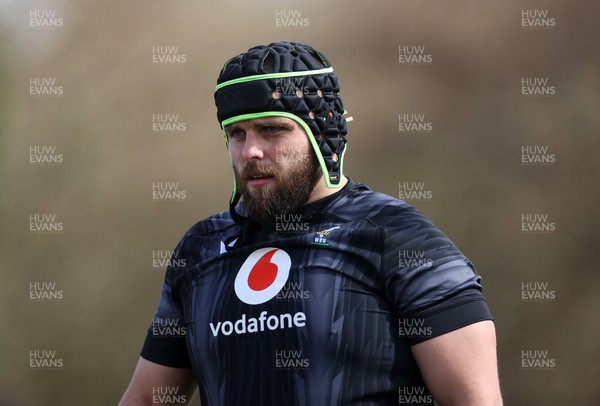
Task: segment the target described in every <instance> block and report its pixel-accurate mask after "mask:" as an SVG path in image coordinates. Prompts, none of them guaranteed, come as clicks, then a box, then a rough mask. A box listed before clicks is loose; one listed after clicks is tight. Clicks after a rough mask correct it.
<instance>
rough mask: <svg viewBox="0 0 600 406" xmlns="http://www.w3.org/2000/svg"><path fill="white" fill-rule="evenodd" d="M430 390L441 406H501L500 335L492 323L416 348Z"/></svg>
mask: <svg viewBox="0 0 600 406" xmlns="http://www.w3.org/2000/svg"><path fill="white" fill-rule="evenodd" d="M412 352H413V355H414V357H415V359H416V361H417V363H418V364H419V369H420V370H421V373H422V375H423V378H424V379H425V384H426V385H427V388H428V389H429V391H430V392H431V394H432V395H433V397H434V399H435V400H436V402H437V403H439V404H440V406H455V405H456V406H458V405H460V406H501V405H502V396H501V394H500V384H499V381H498V366H497V360H496V332H495V329H494V323H493V322H492V321H490V320H486V321H481V322H478V323H474V324H471V325H468V326H466V327H463V328H460V329H458V330H454V331H451V332H449V333H446V334H443V335H441V336H438V337H435V338H432V339H430V340H427V341H424V342H421V343H419V344H416V345H414V346H412Z"/></svg>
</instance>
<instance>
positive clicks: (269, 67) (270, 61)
mask: <svg viewBox="0 0 600 406" xmlns="http://www.w3.org/2000/svg"><path fill="white" fill-rule="evenodd" d="M262 69H263V71H264V72H265V73H273V72H275V55H273V53H272V52H271V50H268V51H267V54H266V55H265V57H264V58H263V61H262Z"/></svg>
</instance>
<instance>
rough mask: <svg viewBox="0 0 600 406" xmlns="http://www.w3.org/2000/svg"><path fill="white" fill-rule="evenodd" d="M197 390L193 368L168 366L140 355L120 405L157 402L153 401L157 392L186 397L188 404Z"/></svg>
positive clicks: (140, 405) (158, 393)
mask: <svg viewBox="0 0 600 406" xmlns="http://www.w3.org/2000/svg"><path fill="white" fill-rule="evenodd" d="M195 390H196V385H195V382H194V376H193V374H192V370H191V369H186V368H171V367H166V366H163V365H159V364H155V363H154V362H150V361H148V360H145V359H144V358H142V357H140V359H139V361H138V364H137V367H136V368H135V372H134V373H133V377H132V378H131V382H130V383H129V387H128V388H127V390H126V391H125V394H124V395H123V398H122V399H121V402H119V406H147V405H152V404H156V403H155V402H153V396H154V395H155V394H156V395H157V396H161V395H162V396H165V395H166V394H168V395H170V396H173V395H174V396H179V398H178V399H180V400H184V399H185V402H186V404H188V402H189V401H190V400H191V398H192V396H193V394H194V391H195ZM183 396H185V397H183ZM159 403H165V402H159Z"/></svg>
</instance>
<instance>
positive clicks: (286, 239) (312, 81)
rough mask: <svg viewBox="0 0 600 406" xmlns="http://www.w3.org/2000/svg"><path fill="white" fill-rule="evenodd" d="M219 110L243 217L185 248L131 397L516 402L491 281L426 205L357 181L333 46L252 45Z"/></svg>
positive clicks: (233, 214) (232, 67)
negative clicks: (509, 389)
mask: <svg viewBox="0 0 600 406" xmlns="http://www.w3.org/2000/svg"><path fill="white" fill-rule="evenodd" d="M215 101H216V105H217V109H218V113H217V116H218V119H219V122H220V124H221V127H222V128H223V130H224V132H225V139H226V143H227V147H228V149H229V152H230V156H231V161H232V164H233V170H234V175H235V186H234V192H233V196H232V199H231V202H230V208H229V211H226V212H222V213H219V214H217V215H214V216H211V217H209V218H207V219H205V220H202V221H200V222H199V223H197V224H196V225H194V226H193V227H192V228H191V229H190V230H189V231H188V232H187V233H186V235H185V236H184V237H183V239H182V240H181V241H180V242H179V244H178V246H177V248H176V249H175V252H174V255H173V258H172V260H171V265H170V266H169V267H168V268H167V274H166V277H165V283H164V286H163V291H162V295H161V300H160V304H159V307H158V311H157V314H156V317H155V320H154V323H153V326H152V327H151V328H150V331H149V333H148V336H147V339H146V342H145V344H144V347H143V349H142V353H141V358H140V360H139V363H138V366H137V368H136V371H135V373H134V376H133V378H132V381H131V383H130V386H129V388H128V389H127V391H126V393H125V395H124V397H123V399H122V401H121V404H122V405H146V404H152V403H161V402H162V403H168V402H171V403H175V402H174V399H173V398H168V396H169V395H172V396H175V395H176V396H179V398H178V400H179V401H181V403H185V402H187V401H188V400H189V398H190V397H191V395H192V394H193V391H194V390H195V385H194V383H196V384H197V386H198V388H199V395H200V398H201V402H202V404H203V405H209V406H213V405H224V406H229V405H252V406H263V405H285V406H287V405H316V406H322V405H399V404H400V405H432V404H433V399H435V400H436V402H437V403H438V404H440V405H460V406H468V405H476V406H485V405H494V406H495V405H501V404H502V400H501V396H500V390H499V384H498V375H497V366H496V349H495V332H494V325H493V322H492V321H491V320H492V317H491V315H490V312H489V310H488V308H487V306H486V303H485V300H484V298H483V296H482V294H481V286H480V283H479V282H480V279H481V278H480V277H479V276H478V275H477V274H476V272H475V271H474V269H473V267H472V265H471V263H470V262H469V261H468V259H467V258H466V257H465V256H464V255H463V254H462V253H461V252H460V251H459V250H458V249H457V248H456V247H455V246H454V245H453V244H452V242H450V240H448V238H447V237H446V236H445V235H444V234H442V233H441V232H440V231H439V230H438V229H437V228H436V227H435V226H434V225H433V224H432V223H431V222H430V221H429V220H427V219H426V218H425V217H424V216H422V215H421V214H420V213H418V212H417V211H416V210H415V209H414V208H413V207H412V206H410V205H408V204H407V203H405V202H403V201H400V200H397V199H394V198H392V197H389V196H386V195H383V194H380V193H376V192H373V191H371V190H370V189H369V188H367V187H366V186H364V185H361V184H356V183H353V182H352V181H351V180H350V179H348V178H347V177H346V176H344V175H343V171H342V169H343V158H344V152H345V150H346V132H347V131H346V119H345V118H344V114H345V111H344V108H343V104H342V100H341V98H340V96H339V86H338V81H337V78H336V76H335V75H334V74H333V69H332V68H331V65H330V63H329V62H328V60H327V59H326V58H325V57H324V56H323V54H321V53H320V52H318V51H317V50H315V49H313V48H312V47H310V46H307V45H303V44H300V43H294V42H277V43H272V44H269V45H266V46H258V47H255V48H252V49H250V50H248V52H246V53H243V54H241V55H238V56H236V57H234V58H232V59H231V60H229V61H228V62H227V63H226V64H225V66H224V67H223V69H222V71H221V73H220V76H219V79H218V85H217V88H216V93H215ZM167 327H172V328H170V329H169V328H167ZM164 400H167V401H164Z"/></svg>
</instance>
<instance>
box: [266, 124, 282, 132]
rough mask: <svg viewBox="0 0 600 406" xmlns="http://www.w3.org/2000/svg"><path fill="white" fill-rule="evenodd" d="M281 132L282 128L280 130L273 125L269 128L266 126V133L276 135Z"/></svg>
mask: <svg viewBox="0 0 600 406" xmlns="http://www.w3.org/2000/svg"><path fill="white" fill-rule="evenodd" d="M279 130H280V128H279V127H276V126H273V125H269V126H266V127H265V128H264V131H265V132H266V133H267V134H274V133H276V132H278V131H279Z"/></svg>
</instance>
